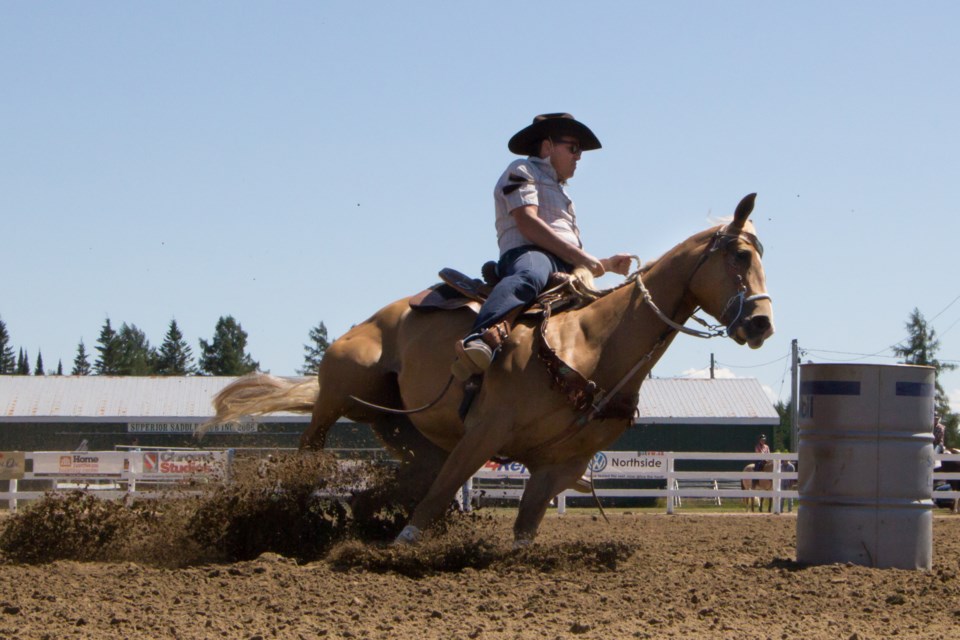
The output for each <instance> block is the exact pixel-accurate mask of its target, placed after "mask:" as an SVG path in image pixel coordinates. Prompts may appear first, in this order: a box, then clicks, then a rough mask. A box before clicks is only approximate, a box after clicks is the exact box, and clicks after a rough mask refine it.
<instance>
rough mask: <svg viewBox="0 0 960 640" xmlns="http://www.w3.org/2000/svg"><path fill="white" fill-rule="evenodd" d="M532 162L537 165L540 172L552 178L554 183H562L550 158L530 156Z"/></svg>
mask: <svg viewBox="0 0 960 640" xmlns="http://www.w3.org/2000/svg"><path fill="white" fill-rule="evenodd" d="M530 162H532V163H533V164H535V165H536V166H537V168H538V169H540V171H542V172H543V173H545V174H547V175H548V176H549V177H550V178H552V179H553V181H554V182H557V183H560V180H559V179H558V178H557V170H556V169H554V168H553V165H552V164H550V160H549V159H548V158H541V157H540V156H530Z"/></svg>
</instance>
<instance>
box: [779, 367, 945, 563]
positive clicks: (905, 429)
mask: <svg viewBox="0 0 960 640" xmlns="http://www.w3.org/2000/svg"><path fill="white" fill-rule="evenodd" d="M935 376H936V371H935V370H934V368H933V367H918V366H907V365H862V364H807V365H801V367H800V394H799V401H800V406H799V418H800V419H799V423H798V427H799V436H800V439H799V440H800V441H799V447H798V459H799V465H798V466H799V468H798V486H797V491H798V492H799V495H800V506H799V509H798V511H797V561H798V562H801V563H805V564H832V563H835V562H842V563H847V562H850V563H853V564H858V565H864V566H868V567H884V568H888V567H892V568H898V569H930V568H931V566H932V564H933V500H932V497H933V496H932V492H933V463H934V454H933V433H932V426H933V412H934V389H935Z"/></svg>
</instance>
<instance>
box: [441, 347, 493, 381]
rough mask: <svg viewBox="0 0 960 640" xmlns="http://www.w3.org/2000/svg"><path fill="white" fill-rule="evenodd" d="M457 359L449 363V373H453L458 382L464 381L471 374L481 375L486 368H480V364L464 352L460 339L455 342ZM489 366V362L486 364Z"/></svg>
mask: <svg viewBox="0 0 960 640" xmlns="http://www.w3.org/2000/svg"><path fill="white" fill-rule="evenodd" d="M456 348H457V359H456V360H454V361H453V364H452V365H450V373H452V374H453V377H454V378H456V379H457V380H459V381H460V382H466V381H467V380H469V379H470V378H472V377H473V376H482V375H483V374H484V373H485V372H486V369H482V368H480V366H479V365H478V364H477V363H476V362H474V360H473V358H471V357H470V355H469V354H468V353H467V352H466V350H465V349H464V348H463V341H462V340H460V341H458V342H457V347H456ZM487 366H488V367H489V364H488V365H487Z"/></svg>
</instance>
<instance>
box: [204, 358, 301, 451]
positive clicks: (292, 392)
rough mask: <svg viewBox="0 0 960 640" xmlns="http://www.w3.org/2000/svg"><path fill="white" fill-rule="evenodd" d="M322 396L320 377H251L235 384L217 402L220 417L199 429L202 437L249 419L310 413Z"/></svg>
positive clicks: (217, 396) (223, 392) (216, 408)
mask: <svg viewBox="0 0 960 640" xmlns="http://www.w3.org/2000/svg"><path fill="white" fill-rule="evenodd" d="M319 394H320V383H319V381H318V380H317V378H316V376H312V377H310V378H306V379H296V378H278V377H277V376H271V375H269V374H266V373H251V374H249V375H245V376H243V377H242V378H239V379H238V380H236V381H234V382H231V383H230V384H228V385H227V386H226V387H224V388H223V390H221V391H220V393H218V394H217V395H216V396H215V397H214V398H213V408H214V409H215V410H216V415H214V416H213V417H212V418H210V419H209V420H207V421H206V422H204V423H203V424H202V425H200V426H199V427H197V435H199V436H202V435H203V434H204V433H206V431H207V430H208V429H209V428H210V427H212V426H214V425H217V424H228V423H231V422H239V421H241V420H242V419H243V418H246V417H249V416H257V415H264V414H267V413H274V412H276V411H290V412H293V413H310V412H311V411H313V405H314V404H315V403H316V401H317V396H318V395H319Z"/></svg>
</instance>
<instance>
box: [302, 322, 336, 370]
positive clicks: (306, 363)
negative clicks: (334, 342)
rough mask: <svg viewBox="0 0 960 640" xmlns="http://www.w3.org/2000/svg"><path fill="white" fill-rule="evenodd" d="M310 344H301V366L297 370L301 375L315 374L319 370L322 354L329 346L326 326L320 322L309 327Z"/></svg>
mask: <svg viewBox="0 0 960 640" xmlns="http://www.w3.org/2000/svg"><path fill="white" fill-rule="evenodd" d="M310 341H311V344H305V345H303V351H304V355H303V367H302V368H301V369H299V370H298V373H299V374H300V375H302V376H315V375H317V371H319V370H320V361H321V360H323V354H325V353H326V352H327V349H328V348H329V347H330V340H329V339H328V338H327V327H326V325H324V324H323V322H321V323H320V324H319V325H317V326H316V327H314V328H312V329H310Z"/></svg>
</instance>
